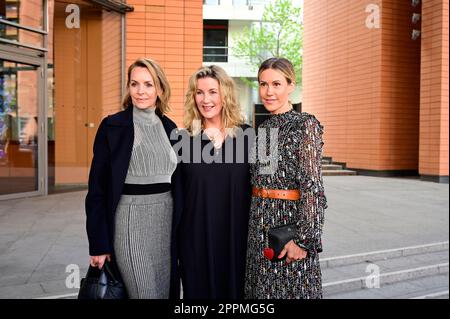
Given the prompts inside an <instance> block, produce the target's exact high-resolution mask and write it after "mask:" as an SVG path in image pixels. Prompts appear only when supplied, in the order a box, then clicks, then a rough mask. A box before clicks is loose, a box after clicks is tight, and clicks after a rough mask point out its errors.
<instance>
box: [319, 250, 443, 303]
mask: <svg viewBox="0 0 450 319" xmlns="http://www.w3.org/2000/svg"><path fill="white" fill-rule="evenodd" d="M448 259H449V255H448V242H444V243H435V244H430V245H422V246H414V247H404V248H399V249H391V250H386V251H376V252H370V253H366V254H357V255H350V256H341V257H333V258H326V259H323V260H322V261H321V266H322V279H323V290H324V298H340V297H342V298H352V296H353V297H355V296H359V298H369V297H370V298H376V297H377V296H378V298H382V297H383V296H384V297H386V298H388V297H389V298H397V297H398V298H400V296H404V297H405V298H406V297H408V298H410V297H411V296H412V297H417V296H427V295H428V294H435V293H438V292H439V293H440V292H443V291H445V290H448V268H449V263H448ZM424 278H425V279H424ZM445 278H447V279H446V280H445ZM420 280H422V281H425V284H424V285H423V286H424V287H425V288H423V289H419V288H420V287H419V288H417V285H415V284H414V283H413V282H414V281H420ZM392 285H396V286H392ZM419 286H420V285H419ZM372 287H376V289H375V288H372ZM401 287H403V290H402V288H401ZM391 291H392V292H391Z"/></svg>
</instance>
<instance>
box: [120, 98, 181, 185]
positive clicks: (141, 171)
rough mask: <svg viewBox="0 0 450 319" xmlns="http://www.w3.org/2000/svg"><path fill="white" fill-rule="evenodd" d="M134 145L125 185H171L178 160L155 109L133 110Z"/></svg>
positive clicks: (135, 108)
mask: <svg viewBox="0 0 450 319" xmlns="http://www.w3.org/2000/svg"><path fill="white" fill-rule="evenodd" d="M133 124H134V143H133V151H132V153H131V160H130V165H129V166H128V173H127V177H126V179H125V183H126V184H156V183H170V179H171V177H172V173H173V172H174V171H175V168H176V166H177V156H176V154H175V151H174V150H173V149H172V146H171V145H170V142H169V139H168V138H167V134H166V132H165V130H164V127H163V125H162V122H161V120H160V119H159V117H158V116H157V115H156V113H155V107H150V108H147V109H145V110H142V109H138V108H137V107H135V106H133Z"/></svg>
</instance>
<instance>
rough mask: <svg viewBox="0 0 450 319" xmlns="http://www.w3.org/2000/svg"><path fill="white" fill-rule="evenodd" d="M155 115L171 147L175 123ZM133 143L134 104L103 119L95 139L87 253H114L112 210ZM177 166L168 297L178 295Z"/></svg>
mask: <svg viewBox="0 0 450 319" xmlns="http://www.w3.org/2000/svg"><path fill="white" fill-rule="evenodd" d="M156 114H157V115H158V116H159V118H160V119H161V122H162V124H163V126H164V129H165V131H166V134H167V136H168V138H169V140H170V143H171V144H172V146H173V145H174V144H175V143H176V142H177V140H171V139H170V133H171V132H172V130H175V129H177V126H176V124H175V123H174V122H173V121H172V120H170V119H169V118H168V117H167V116H164V115H161V114H160V113H159V112H158V111H157V112H156ZM133 142H134V127H133V107H132V106H130V107H128V108H127V109H126V110H125V111H121V112H118V113H116V114H114V115H110V116H108V117H106V118H104V119H103V121H102V122H101V124H100V126H99V128H98V131H97V135H96V136H95V141H94V157H93V159H92V164H91V170H90V173H89V189H88V193H87V196H86V202H85V204H86V230H87V235H88V240H89V254H90V255H91V256H98V255H104V254H112V255H113V256H114V245H113V238H114V213H115V211H116V208H117V205H118V203H119V200H120V196H121V195H122V189H123V185H124V183H125V178H126V176H127V171H128V166H129V164H130V158H131V152H132V149H133ZM179 166H180V165H177V168H176V170H175V172H174V173H173V175H172V183H171V185H172V197H173V200H174V212H173V221H172V234H171V237H172V243H171V255H172V256H171V257H172V258H171V260H172V265H171V278H172V282H171V292H170V297H171V298H176V299H178V298H179V291H180V286H179V275H178V266H177V265H178V263H177V260H178V254H177V250H178V248H177V244H176V243H177V233H178V224H179V221H180V218H181V208H182V203H181V200H182V191H181V187H182V184H181V174H180V167H179Z"/></svg>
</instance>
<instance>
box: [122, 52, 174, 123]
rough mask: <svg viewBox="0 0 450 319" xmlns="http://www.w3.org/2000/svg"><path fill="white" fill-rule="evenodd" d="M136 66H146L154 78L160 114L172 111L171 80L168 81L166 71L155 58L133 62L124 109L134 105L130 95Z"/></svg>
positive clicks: (123, 103)
mask: <svg viewBox="0 0 450 319" xmlns="http://www.w3.org/2000/svg"><path fill="white" fill-rule="evenodd" d="M135 68H146V69H147V70H148V72H150V75H151V76H152V78H153V81H154V82H155V86H156V94H157V95H158V97H157V98H156V105H155V106H156V110H157V111H159V113H160V114H166V113H168V112H169V111H170V106H169V99H170V85H169V81H167V77H166V74H165V73H164V71H163V69H162V68H161V66H160V65H159V64H158V63H156V62H155V61H154V60H152V59H149V58H139V59H137V60H136V61H134V63H133V64H131V65H130V67H129V68H128V79H127V86H126V93H125V96H124V98H123V100H122V106H123V108H124V109H126V108H127V107H129V106H130V105H132V101H131V96H130V80H131V72H132V71H133V70H134V69H135Z"/></svg>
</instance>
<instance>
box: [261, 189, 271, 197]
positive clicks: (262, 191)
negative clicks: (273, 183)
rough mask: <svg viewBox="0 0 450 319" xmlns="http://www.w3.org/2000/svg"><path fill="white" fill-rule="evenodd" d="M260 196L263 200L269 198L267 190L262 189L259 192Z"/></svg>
mask: <svg viewBox="0 0 450 319" xmlns="http://www.w3.org/2000/svg"><path fill="white" fill-rule="evenodd" d="M260 196H261V197H263V198H267V197H269V191H268V190H267V189H264V188H262V189H261V190H260Z"/></svg>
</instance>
